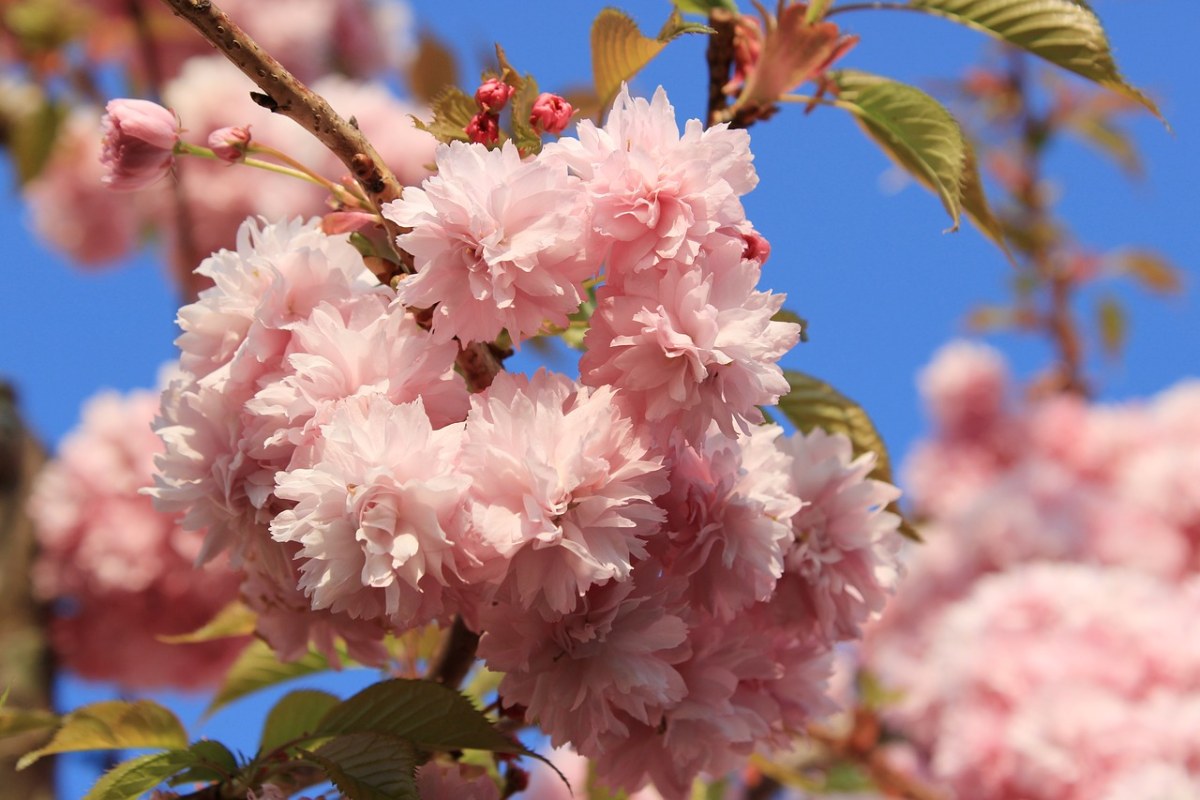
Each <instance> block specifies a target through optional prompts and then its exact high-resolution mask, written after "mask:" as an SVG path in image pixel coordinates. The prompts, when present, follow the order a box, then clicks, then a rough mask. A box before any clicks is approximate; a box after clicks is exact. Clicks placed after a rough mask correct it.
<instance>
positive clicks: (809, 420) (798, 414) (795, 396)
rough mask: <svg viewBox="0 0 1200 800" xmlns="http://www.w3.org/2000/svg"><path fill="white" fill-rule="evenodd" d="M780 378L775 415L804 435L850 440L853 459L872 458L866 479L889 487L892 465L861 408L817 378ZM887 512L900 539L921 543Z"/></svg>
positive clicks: (792, 374) (787, 373)
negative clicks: (817, 432) (815, 432)
mask: <svg viewBox="0 0 1200 800" xmlns="http://www.w3.org/2000/svg"><path fill="white" fill-rule="evenodd" d="M783 375H784V377H785V378H787V382H788V386H790V387H791V389H790V391H788V393H787V394H786V395H784V396H783V397H781V398H780V399H779V411H780V412H781V413H782V414H783V415H784V416H785V417H787V418H788V420H790V421H791V423H792V424H793V425H795V426H796V428H797V429H798V430H801V431H804V432H805V433H808V432H809V431H811V430H812V429H813V428H821V429H822V430H824V431H826V432H827V433H840V434H842V435H844V436H845V437H846V438H847V439H849V440H850V445H851V447H852V448H853V451H854V455H855V456H856V457H857V456H861V455H863V454H864V453H872V454H874V456H875V466H874V467H873V468H872V469H871V472H870V473H869V475H868V477H870V478H873V479H875V480H878V481H884V482H885V483H893V480H892V462H891V459H890V458H889V457H888V451H887V446H886V445H884V443H883V437H882V436H880V435H879V431H878V430H876V428H875V423H873V422H872V421H871V418H870V417H869V416H867V412H866V411H864V410H863V408H862V406H860V405H859V404H858V403H856V402H854V401H853V400H851V399H850V398H849V397H846V396H845V395H844V394H842V393H841V392H839V391H838V390H837V389H835V388H833V386H831V385H829V384H828V383H826V382H825V381H823V380H820V379H819V378H814V377H812V376H811V375H805V374H804V373H803V372H796V371H795V370H784V373H783ZM887 511H889V512H891V513H893V514H895V515H896V516H898V517H899V518H900V533H901V534H902V535H904V536H906V537H908V538H909V539H913V540H914V541H920V540H921V537H920V534H918V533H917V531H916V529H915V528H913V527H912V525H910V524H909V523H908V521H907V520H905V518H904V515H903V514H902V513H901V512H900V508H899V506H898V505H897V504H896V503H895V502H893V503H891V504H889V505H888V507H887Z"/></svg>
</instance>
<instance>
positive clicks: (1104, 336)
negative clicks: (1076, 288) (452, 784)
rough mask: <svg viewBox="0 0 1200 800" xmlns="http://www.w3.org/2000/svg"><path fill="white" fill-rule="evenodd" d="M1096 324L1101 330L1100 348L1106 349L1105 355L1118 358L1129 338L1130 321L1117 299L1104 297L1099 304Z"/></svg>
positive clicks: (1097, 305)
mask: <svg viewBox="0 0 1200 800" xmlns="http://www.w3.org/2000/svg"><path fill="white" fill-rule="evenodd" d="M1096 324H1097V326H1099V329H1100V346H1101V347H1103V348H1104V354H1105V355H1106V356H1108V357H1109V358H1116V357H1117V356H1119V355H1120V354H1121V349H1122V348H1123V347H1124V346H1125V339H1126V338H1127V337H1128V336H1129V319H1128V317H1127V316H1126V315H1125V309H1124V308H1123V307H1122V306H1121V304H1120V303H1119V302H1118V301H1117V299H1116V298H1114V297H1104V298H1101V299H1100V300H1099V301H1098V302H1097V304H1096Z"/></svg>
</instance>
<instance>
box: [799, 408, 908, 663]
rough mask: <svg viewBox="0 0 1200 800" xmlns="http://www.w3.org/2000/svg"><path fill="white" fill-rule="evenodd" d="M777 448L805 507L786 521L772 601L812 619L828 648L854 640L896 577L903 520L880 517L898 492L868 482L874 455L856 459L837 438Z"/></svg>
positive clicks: (811, 438)
mask: <svg viewBox="0 0 1200 800" xmlns="http://www.w3.org/2000/svg"><path fill="white" fill-rule="evenodd" d="M779 447H780V449H782V450H783V452H785V453H787V454H788V455H789V456H791V458H792V466H791V469H790V471H789V473H790V477H791V486H790V487H789V488H790V489H791V491H792V492H794V493H795V494H796V495H797V496H798V497H799V498H800V499H801V500H803V501H804V506H803V507H802V508H801V509H800V511H799V512H798V513H797V514H796V515H795V516H794V517H792V518H791V528H792V531H793V533H794V540H793V541H792V542H791V543H790V544H789V545H788V546H785V549H784V563H785V564H786V566H785V574H784V577H783V578H782V579H781V581H780V587H779V590H778V592H777V593H776V594H777V597H787V598H789V600H791V603H789V605H791V606H792V609H791V613H793V614H795V615H796V619H804V618H808V619H811V621H812V622H814V623H816V629H817V631H818V632H819V635H820V636H821V637H823V638H824V639H825V640H826V641H829V642H831V643H832V642H835V641H841V640H853V639H858V638H860V637H861V636H862V629H861V626H862V624H863V623H865V622H867V621H868V620H869V619H870V618H872V617H873V616H876V615H878V614H879V612H880V611H882V610H883V605H884V602H885V601H886V600H887V597H888V595H889V594H891V592H892V591H893V590H894V589H895V585H896V582H897V580H898V578H899V575H900V565H899V557H898V556H899V550H900V535H899V534H898V533H897V528H898V526H899V523H900V519H899V517H897V516H896V515H895V514H892V513H891V512H888V511H885V510H884V508H885V507H886V506H887V505H888V504H889V503H891V502H892V501H893V500H896V499H897V498H898V497H899V496H900V490H899V489H897V488H896V487H894V486H892V485H891V484H888V483H884V482H882V481H878V480H874V479H872V478H868V477H867V475H868V474H869V473H870V472H871V470H872V469H873V468H874V466H875V457H874V454H863V455H861V456H859V457H858V458H854V456H853V453H852V449H851V445H850V440H849V439H848V438H846V437H845V436H843V435H842V434H828V433H826V432H825V431H823V430H821V429H820V428H814V429H813V430H812V431H810V432H809V433H808V434H800V433H797V434H795V435H793V436H792V437H790V438H788V439H781V440H779Z"/></svg>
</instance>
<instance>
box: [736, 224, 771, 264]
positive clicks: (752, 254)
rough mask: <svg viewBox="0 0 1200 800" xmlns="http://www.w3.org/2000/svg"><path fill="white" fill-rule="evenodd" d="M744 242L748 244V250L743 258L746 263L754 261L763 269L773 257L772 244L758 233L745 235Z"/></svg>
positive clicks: (753, 232) (743, 254)
mask: <svg viewBox="0 0 1200 800" xmlns="http://www.w3.org/2000/svg"><path fill="white" fill-rule="evenodd" d="M742 241H744V242H745V243H746V249H745V250H743V251H742V258H744V259H745V260H746V261H752V262H754V264H755V265H757V266H760V267H761V266H762V265H763V264H764V263H765V262H766V260H767V259H768V258H770V257H771V243H770V242H768V241H767V240H766V239H765V238H764V237H763V235H762V234H761V233H759V232H758V231H756V230H750V231H749V232H747V233H743V234H742Z"/></svg>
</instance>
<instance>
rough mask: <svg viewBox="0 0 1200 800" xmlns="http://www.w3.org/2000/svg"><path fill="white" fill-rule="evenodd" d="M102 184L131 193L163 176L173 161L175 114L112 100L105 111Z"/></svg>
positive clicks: (144, 103)
mask: <svg viewBox="0 0 1200 800" xmlns="http://www.w3.org/2000/svg"><path fill="white" fill-rule="evenodd" d="M105 110H106V111H107V113H106V114H105V115H104V121H103V125H104V152H103V153H101V155H100V161H101V163H103V164H104V166H105V167H106V168H107V170H108V173H107V174H106V175H105V177H104V179H103V180H104V184H105V185H106V186H108V187H109V188H110V189H116V190H119V191H132V190H134V189H141V188H143V187H146V186H149V185H150V184H152V183H154V182H155V181H157V180H159V179H160V178H162V177H163V176H164V175H166V174H167V173H168V172H169V171H170V169H171V163H172V162H173V161H174V160H175V153H174V148H175V144H176V143H177V142H178V141H179V120H178V119H176V117H175V114H174V112H172V111H169V110H168V109H165V108H163V107H162V106H160V105H158V104H157V103H152V102H150V101H149V100H131V99H119V100H112V101H110V102H109V104H108V105H107V106H106V107H105Z"/></svg>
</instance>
